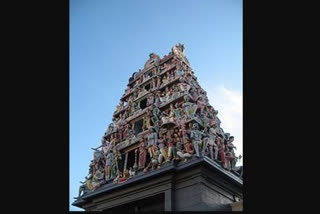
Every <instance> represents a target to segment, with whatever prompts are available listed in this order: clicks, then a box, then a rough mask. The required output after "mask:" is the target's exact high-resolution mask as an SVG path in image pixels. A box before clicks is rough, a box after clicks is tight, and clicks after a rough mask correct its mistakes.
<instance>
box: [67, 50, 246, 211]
mask: <svg viewBox="0 0 320 214" xmlns="http://www.w3.org/2000/svg"><path fill="white" fill-rule="evenodd" d="M217 114H218V110H216V109H215V108H214V107H213V106H211V105H210V104H209V100H208V97H207V94H206V92H205V91H204V90H203V89H202V88H201V87H200V85H199V83H198V81H197V77H196V76H195V75H194V72H193V70H192V68H191V67H190V64H189V61H188V59H187V58H186V57H185V55H184V45H182V44H178V45H175V46H174V47H173V48H172V50H171V52H170V53H169V54H168V55H166V56H164V57H163V58H162V59H161V58H160V57H159V56H158V55H157V54H155V53H151V54H149V59H148V60H147V62H146V63H145V65H144V68H143V69H140V70H139V72H134V73H133V75H132V77H130V78H129V83H128V85H127V87H126V90H125V93H124V94H123V96H122V97H121V98H120V102H119V104H118V105H117V107H116V110H115V112H114V114H113V117H112V123H110V124H109V125H108V128H107V130H106V132H105V133H104V135H103V136H102V139H101V145H100V146H98V147H97V148H94V149H93V150H94V151H93V153H94V154H93V159H92V160H91V163H90V166H89V174H88V175H87V176H86V177H85V181H84V182H81V183H82V185H81V186H80V188H79V195H78V197H76V200H75V201H74V202H73V205H74V206H77V207H81V208H83V209H85V210H86V211H110V212H112V211H215V210H230V211H231V210H241V209H242V200H243V194H242V186H243V183H242V166H241V167H236V162H237V161H238V159H239V158H241V156H240V157H237V156H236V155H235V152H234V149H235V146H234V145H233V140H234V137H233V136H231V135H230V133H225V132H224V131H223V129H222V128H221V121H220V120H219V118H218V116H217Z"/></svg>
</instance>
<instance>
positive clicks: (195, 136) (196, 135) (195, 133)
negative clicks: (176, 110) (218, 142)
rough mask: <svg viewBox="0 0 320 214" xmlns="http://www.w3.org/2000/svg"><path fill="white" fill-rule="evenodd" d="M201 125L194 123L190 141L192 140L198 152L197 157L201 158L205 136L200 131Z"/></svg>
mask: <svg viewBox="0 0 320 214" xmlns="http://www.w3.org/2000/svg"><path fill="white" fill-rule="evenodd" d="M198 129H199V125H198V124H197V123H194V124H193V125H192V131H191V133H190V139H191V140H192V143H193V146H194V148H195V150H196V156H197V157H200V155H201V154H200V144H201V141H202V136H203V135H205V134H204V132H201V131H199V130H198Z"/></svg>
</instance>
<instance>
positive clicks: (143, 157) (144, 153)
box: [139, 137, 147, 169]
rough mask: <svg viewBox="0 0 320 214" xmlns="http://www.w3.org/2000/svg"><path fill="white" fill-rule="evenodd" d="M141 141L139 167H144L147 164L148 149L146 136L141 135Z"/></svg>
mask: <svg viewBox="0 0 320 214" xmlns="http://www.w3.org/2000/svg"><path fill="white" fill-rule="evenodd" d="M139 141H140V144H139V169H141V168H144V167H145V165H146V158H147V150H146V145H145V142H144V138H143V137H140V139H139Z"/></svg>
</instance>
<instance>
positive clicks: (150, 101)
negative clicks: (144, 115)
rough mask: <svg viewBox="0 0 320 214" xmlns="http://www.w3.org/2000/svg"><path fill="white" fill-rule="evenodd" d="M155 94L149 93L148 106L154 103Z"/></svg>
mask: <svg viewBox="0 0 320 214" xmlns="http://www.w3.org/2000/svg"><path fill="white" fill-rule="evenodd" d="M154 98H155V97H154V94H152V93H151V94H149V95H148V98H147V106H150V105H152V104H153V103H154Z"/></svg>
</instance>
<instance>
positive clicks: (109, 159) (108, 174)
mask: <svg viewBox="0 0 320 214" xmlns="http://www.w3.org/2000/svg"><path fill="white" fill-rule="evenodd" d="M112 164H113V150H110V151H109V152H108V154H107V155H106V166H105V177H106V178H105V180H106V181H107V180H109V179H110V178H111V168H112Z"/></svg>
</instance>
